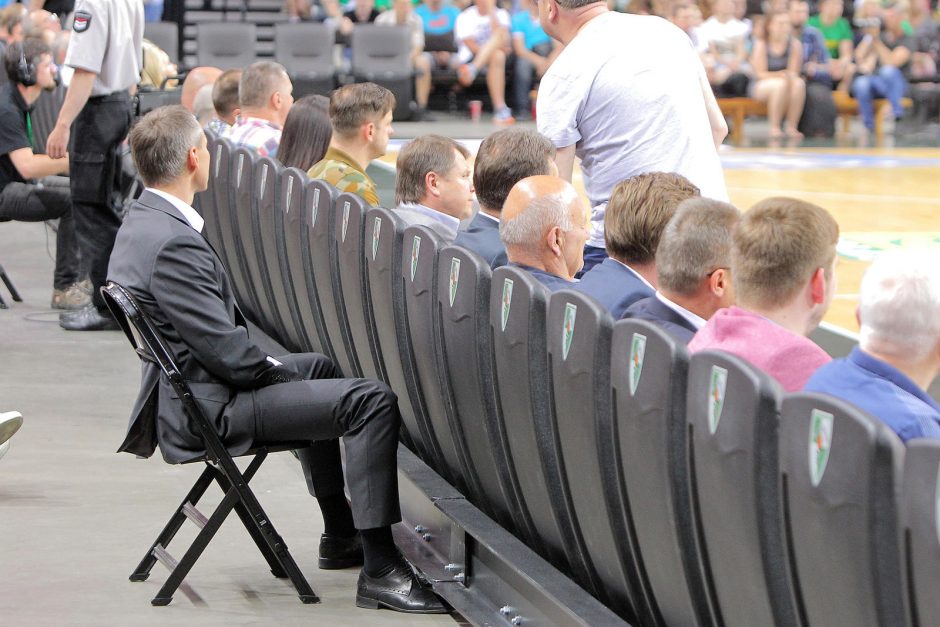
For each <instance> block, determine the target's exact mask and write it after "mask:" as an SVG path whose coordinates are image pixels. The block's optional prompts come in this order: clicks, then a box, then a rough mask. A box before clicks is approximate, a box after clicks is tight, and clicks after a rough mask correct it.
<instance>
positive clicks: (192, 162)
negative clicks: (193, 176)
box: [186, 146, 199, 172]
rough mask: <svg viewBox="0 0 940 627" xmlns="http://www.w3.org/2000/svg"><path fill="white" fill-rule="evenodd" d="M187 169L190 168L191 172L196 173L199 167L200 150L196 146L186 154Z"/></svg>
mask: <svg viewBox="0 0 940 627" xmlns="http://www.w3.org/2000/svg"><path fill="white" fill-rule="evenodd" d="M186 167H187V168H189V171H190V172H195V171H196V169H197V168H198V167H199V149H198V148H197V147H196V146H193V147H192V148H190V149H189V152H188V153H186Z"/></svg>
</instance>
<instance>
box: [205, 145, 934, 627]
mask: <svg viewBox="0 0 940 627" xmlns="http://www.w3.org/2000/svg"><path fill="white" fill-rule="evenodd" d="M210 151H211V155H212V158H213V170H212V177H211V184H210V189H209V190H208V192H206V193H204V194H202V195H201V196H200V198H199V199H198V204H199V209H200V211H201V212H202V213H203V216H204V217H205V219H206V235H207V237H208V238H209V240H210V241H211V243H212V244H213V246H214V247H215V248H216V250H217V251H218V252H219V254H220V255H221V257H222V260H223V262H224V263H225V264H226V266H227V267H228V268H229V270H230V274H231V277H232V280H233V282H234V283H235V291H236V294H237V295H238V299H239V302H240V303H241V304H242V305H243V307H244V308H245V309H246V311H247V314H248V315H249V317H251V318H253V320H254V321H255V322H256V323H258V324H259V325H260V326H261V327H262V328H263V329H265V331H267V332H268V333H270V334H271V335H273V336H274V337H275V338H277V339H279V340H281V341H282V343H284V344H285V345H286V346H288V347H289V348H290V349H292V350H297V351H301V350H302V351H311V350H313V351H320V352H323V353H325V354H327V355H330V356H331V357H333V359H334V360H335V362H336V363H337V364H338V366H339V367H340V369H341V370H342V371H343V373H344V374H345V375H346V376H367V377H375V378H378V379H381V380H383V381H385V382H387V383H388V384H389V385H390V386H391V387H392V388H393V389H394V390H395V392H396V393H397V394H398V395H399V404H400V408H401V412H402V415H403V419H404V434H403V439H404V440H405V441H406V443H407V445H408V446H409V447H411V448H412V450H414V451H415V452H416V453H418V454H419V455H420V456H421V457H422V458H423V459H424V460H425V461H426V462H427V464H428V465H429V466H431V467H432V468H434V469H435V470H436V471H437V472H438V473H439V474H440V475H441V476H443V477H444V478H446V479H447V480H448V481H449V482H450V483H452V484H453V485H454V486H456V487H457V488H458V489H459V490H460V491H461V492H462V493H463V494H464V495H465V496H466V497H467V498H468V499H469V500H470V501H472V502H473V503H474V504H475V505H476V506H477V507H479V508H480V509H482V510H484V511H485V512H487V513H488V514H489V515H491V516H492V517H493V518H494V519H495V520H496V521H498V522H499V523H500V524H501V525H503V526H504V527H506V528H507V529H509V530H510V531H512V532H513V533H515V534H516V535H517V536H518V537H519V538H521V539H522V540H524V541H525V542H526V543H527V544H528V545H529V546H530V547H532V548H533V549H534V550H536V551H537V552H539V553H540V554H541V555H543V556H544V557H545V558H546V559H548V560H549V561H550V562H551V563H553V564H554V565H555V566H557V567H558V568H559V569H560V570H562V571H563V572H566V573H568V574H569V575H570V576H571V577H572V579H574V580H575V581H576V582H578V583H579V584H580V585H581V586H582V587H584V588H585V589H586V590H588V591H590V592H591V593H593V594H594V595H596V596H597V597H598V598H599V599H601V600H602V601H603V602H605V603H606V604H607V605H608V606H609V607H611V608H613V609H614V610H615V611H617V612H618V613H620V614H621V615H622V616H624V617H625V618H627V619H628V620H637V621H639V622H641V623H643V624H659V625H746V626H753V625H771V624H777V625H799V624H813V625H817V624H818V625H874V624H879V625H892V626H893V625H905V624H919V625H935V624H940V597H938V596H937V595H936V594H935V592H936V590H937V587H938V585H940V526H938V524H940V519H938V509H940V483H938V471H940V444H938V443H934V442H929V441H920V442H914V443H912V444H911V446H910V447H908V448H907V449H906V450H905V449H904V448H903V447H902V446H901V445H900V443H899V441H898V440H897V439H896V438H895V436H894V434H893V433H891V432H890V430H889V429H888V428H887V427H886V426H884V425H883V424H882V423H880V422H879V421H877V420H875V419H873V418H871V417H870V416H868V415H866V414H863V413H861V412H859V411H857V410H855V409H853V408H852V407H850V406H848V405H846V404H844V403H840V402H838V401H835V400H833V399H830V398H828V397H824V396H820V395H812V394H792V395H786V396H781V394H780V392H779V390H778V387H777V386H776V384H775V383H773V382H772V381H771V379H770V378H769V377H767V376H766V375H765V374H763V373H761V372H759V371H757V370H755V369H754V368H752V367H750V366H749V365H748V364H747V363H745V362H743V361H741V360H738V359H735V358H733V357H731V356H728V355H724V354H721V353H714V352H705V353H699V354H696V355H694V356H692V357H691V358H690V357H689V356H688V354H687V352H686V350H685V348H684V347H683V346H679V345H677V344H676V343H675V342H674V341H672V340H671V339H670V338H669V336H667V335H665V334H664V333H662V332H661V331H659V330H658V329H657V328H655V327H652V326H650V325H647V324H645V323H643V322H640V321H619V322H616V323H615V322H614V321H613V320H612V319H611V318H610V316H609V314H608V313H607V312H606V311H605V310H603V309H602V308H601V307H599V306H598V305H597V304H595V303H594V302H593V301H591V300H590V299H588V298H585V297H584V296H582V295H579V294H577V293H575V292H573V291H561V292H558V293H555V294H552V295H549V294H548V293H547V292H546V291H545V290H544V289H543V288H542V287H541V285H539V284H538V283H537V282H536V281H534V280H533V279H532V278H531V277H530V276H529V275H528V274H526V273H525V272H521V271H519V270H517V269H514V268H507V267H504V268H499V269H497V270H495V271H492V272H491V270H490V269H489V267H488V266H487V264H486V263H485V262H484V261H483V260H482V259H480V258H479V257H477V256H476V255H474V254H473V253H471V252H469V251H467V250H465V249H462V248H460V247H456V246H452V245H444V244H443V243H442V242H441V241H440V240H439V239H438V238H437V237H436V236H435V234H433V233H432V232H430V231H429V230H427V229H425V228H424V227H407V228H406V227H405V225H403V224H402V223H401V221H400V220H399V219H398V218H397V217H396V215H395V214H394V212H392V211H389V210H387V209H383V208H379V207H369V206H367V205H366V204H365V203H364V202H363V201H362V200H361V199H360V198H359V197H357V196H354V195H350V194H340V193H337V191H336V190H335V189H332V188H331V187H330V186H329V185H328V184H326V183H324V182H322V181H310V180H308V179H307V177H306V175H305V174H304V173H303V172H300V171H298V170H293V169H284V168H282V167H281V166H280V165H279V164H278V163H277V162H275V161H273V160H270V159H267V158H258V157H256V156H255V155H253V154H252V153H251V152H249V151H246V150H244V149H238V150H232V148H231V146H230V144H229V143H228V142H227V141H225V140H215V139H213V140H211V141H210ZM902 468H903V470H902ZM902 479H903V480H902ZM902 487H903V493H902V492H901V490H902ZM899 494H900V495H901V496H900V497H899Z"/></svg>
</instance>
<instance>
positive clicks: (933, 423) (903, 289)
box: [805, 251, 940, 442]
mask: <svg viewBox="0 0 940 627" xmlns="http://www.w3.org/2000/svg"><path fill="white" fill-rule="evenodd" d="M938 311H940V255H938V254H936V253H927V252H923V251H920V252H919V251H902V252H897V253H888V254H885V255H882V256H881V257H879V258H878V259H876V260H875V262H874V263H873V264H872V265H871V267H870V268H869V269H868V271H867V272H866V273H865V276H864V278H863V279H862V286H861V291H860V294H859V308H858V318H859V323H860V325H861V334H860V339H859V346H858V347H857V348H855V349H854V350H853V351H852V353H851V354H850V355H849V356H848V357H846V358H845V359H837V360H835V361H833V362H831V363H829V364H827V365H825V366H823V367H822V368H820V369H819V370H817V371H816V373H815V374H814V375H813V376H812V377H811V378H810V380H809V381H808V382H807V384H806V388H805V389H806V391H808V392H823V393H826V394H831V395H832V396H835V397H838V398H841V399H843V400H846V401H848V402H850V403H852V404H853V405H856V406H857V407H859V408H860V409H862V410H864V411H866V412H868V413H870V414H871V415H873V416H875V417H876V418H878V419H880V420H881V421H883V422H884V423H885V424H887V425H888V426H889V427H891V429H893V430H894V432H895V433H897V434H898V437H900V438H901V440H903V441H904V442H907V441H908V440H911V439H914V438H937V437H940V405H938V404H937V402H936V401H934V400H933V399H932V398H931V397H930V396H929V395H928V394H927V392H926V391H925V390H926V389H927V388H928V387H929V386H930V383H931V382H932V381H933V380H934V378H935V377H936V376H937V374H938V372H940V318H938V316H937V312H938Z"/></svg>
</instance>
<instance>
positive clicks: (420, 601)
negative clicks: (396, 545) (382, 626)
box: [356, 560, 449, 614]
mask: <svg viewBox="0 0 940 627" xmlns="http://www.w3.org/2000/svg"><path fill="white" fill-rule="evenodd" d="M356 606H357V607H364V608H367V609H371V610H375V609H378V608H380V607H384V608H387V609H390V610H395V611H396V612H405V613H407V614H447V613H448V612H449V610H448V609H447V608H446V607H445V606H444V604H443V603H441V600H440V599H438V598H437V595H436V594H434V592H432V591H431V590H429V589H428V588H425V587H424V586H422V585H421V583H420V582H419V581H418V579H417V578H416V577H415V574H414V573H413V572H412V571H411V568H410V567H409V566H408V564H407V563H406V562H405V561H404V560H401V561H400V562H399V563H398V564H396V565H395V567H394V568H393V569H392V571H391V572H390V573H388V574H387V575H385V576H384V577H370V576H369V575H367V574H366V573H365V571H362V572H361V573H359V585H358V587H357V589H356Z"/></svg>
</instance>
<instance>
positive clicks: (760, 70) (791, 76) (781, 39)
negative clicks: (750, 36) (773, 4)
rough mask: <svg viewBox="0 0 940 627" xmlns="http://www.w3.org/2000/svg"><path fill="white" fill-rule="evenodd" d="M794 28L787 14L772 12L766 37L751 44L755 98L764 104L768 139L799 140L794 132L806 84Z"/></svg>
mask: <svg viewBox="0 0 940 627" xmlns="http://www.w3.org/2000/svg"><path fill="white" fill-rule="evenodd" d="M792 33H793V25H792V24H791V23H790V16H789V15H788V14H787V13H772V14H771V15H770V16H769V17H768V18H767V37H766V39H758V40H756V41H755V42H754V50H753V52H752V54H751V66H752V67H753V68H754V75H755V77H756V79H757V80H756V82H755V83H754V86H753V90H754V98H755V99H757V100H759V101H761V102H766V103H767V119H768V121H769V122H770V137H771V139H774V138H780V137H784V136H785V137H791V138H797V139H798V138H801V137H803V134H802V133H800V131H799V130H798V129H797V126H798V125H799V123H800V116H802V115H803V104H804V103H805V102H806V83H805V82H804V81H803V79H802V78H801V77H800V74H801V71H802V67H803V44H802V43H800V42H799V41H798V40H797V39H796V38H795V37H793V34H792Z"/></svg>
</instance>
